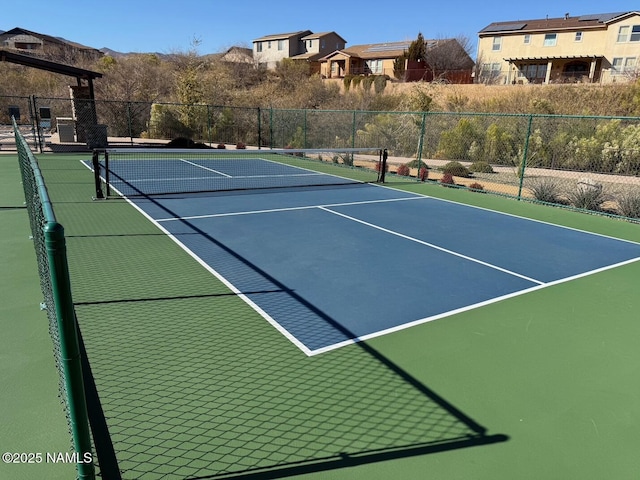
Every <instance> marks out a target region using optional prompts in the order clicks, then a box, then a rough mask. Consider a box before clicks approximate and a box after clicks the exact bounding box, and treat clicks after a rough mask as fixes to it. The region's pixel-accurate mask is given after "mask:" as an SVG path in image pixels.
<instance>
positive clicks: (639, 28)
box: [629, 25, 640, 42]
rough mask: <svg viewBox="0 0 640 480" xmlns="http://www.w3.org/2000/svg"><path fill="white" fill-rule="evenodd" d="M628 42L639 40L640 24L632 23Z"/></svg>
mask: <svg viewBox="0 0 640 480" xmlns="http://www.w3.org/2000/svg"><path fill="white" fill-rule="evenodd" d="M629 41H630V42H640V25H634V26H633V28H632V29H631V38H630V39H629Z"/></svg>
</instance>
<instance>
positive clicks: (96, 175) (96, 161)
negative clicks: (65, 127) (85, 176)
mask: <svg viewBox="0 0 640 480" xmlns="http://www.w3.org/2000/svg"><path fill="white" fill-rule="evenodd" d="M99 155H100V154H99V152H98V150H94V151H93V156H92V157H91V162H92V164H93V181H94V183H95V187H96V197H95V198H100V199H102V198H104V194H103V193H102V182H101V180H100V158H99Z"/></svg>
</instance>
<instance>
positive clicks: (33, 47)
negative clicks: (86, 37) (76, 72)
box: [0, 28, 103, 63]
mask: <svg viewBox="0 0 640 480" xmlns="http://www.w3.org/2000/svg"><path fill="white" fill-rule="evenodd" d="M0 48H4V49H7V50H11V51H15V52H16V53H21V54H27V55H32V56H36V57H40V58H45V59H50V60H56V61H62V62H66V63H74V62H76V61H78V60H81V59H85V60H96V59H98V58H100V57H102V56H103V53H102V52H101V51H100V50H97V49H95V48H91V47H87V46H85V45H81V44H79V43H75V42H70V41H68V40H65V39H63V38H58V37H52V36H50V35H43V34H41V33H37V32H32V31H30V30H25V29H24V28H13V29H11V30H9V31H6V32H4V33H2V34H0Z"/></svg>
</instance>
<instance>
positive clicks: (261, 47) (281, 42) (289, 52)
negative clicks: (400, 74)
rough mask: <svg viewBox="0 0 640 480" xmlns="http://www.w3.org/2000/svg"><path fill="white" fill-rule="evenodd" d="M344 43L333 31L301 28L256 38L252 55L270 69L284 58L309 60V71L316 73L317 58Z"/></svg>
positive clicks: (317, 67)
mask: <svg viewBox="0 0 640 480" xmlns="http://www.w3.org/2000/svg"><path fill="white" fill-rule="evenodd" d="M345 44H346V42H345V40H344V39H343V38H342V37H341V36H340V35H338V34H337V33H335V32H324V33H313V32H311V30H301V31H299V32H293V33H280V34H274V35H267V36H265V37H260V38H256V39H255V40H254V41H253V57H254V59H255V61H256V62H257V63H258V64H262V65H266V67H267V68H270V69H273V68H275V67H276V65H277V63H278V62H279V61H281V60H283V59H285V58H291V59H293V60H302V61H306V62H309V66H310V71H311V73H317V72H319V70H320V62H319V59H320V58H322V57H324V56H325V55H327V54H328V53H330V52H332V51H334V50H338V49H340V48H344V46H345Z"/></svg>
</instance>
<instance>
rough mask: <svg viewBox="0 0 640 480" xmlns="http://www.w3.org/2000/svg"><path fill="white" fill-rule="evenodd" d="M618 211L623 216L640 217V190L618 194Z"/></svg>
mask: <svg viewBox="0 0 640 480" xmlns="http://www.w3.org/2000/svg"><path fill="white" fill-rule="evenodd" d="M617 200H618V213H619V214H620V215H622V216H623V217H629V218H640V192H626V193H623V194H621V195H620V196H618V198H617Z"/></svg>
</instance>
